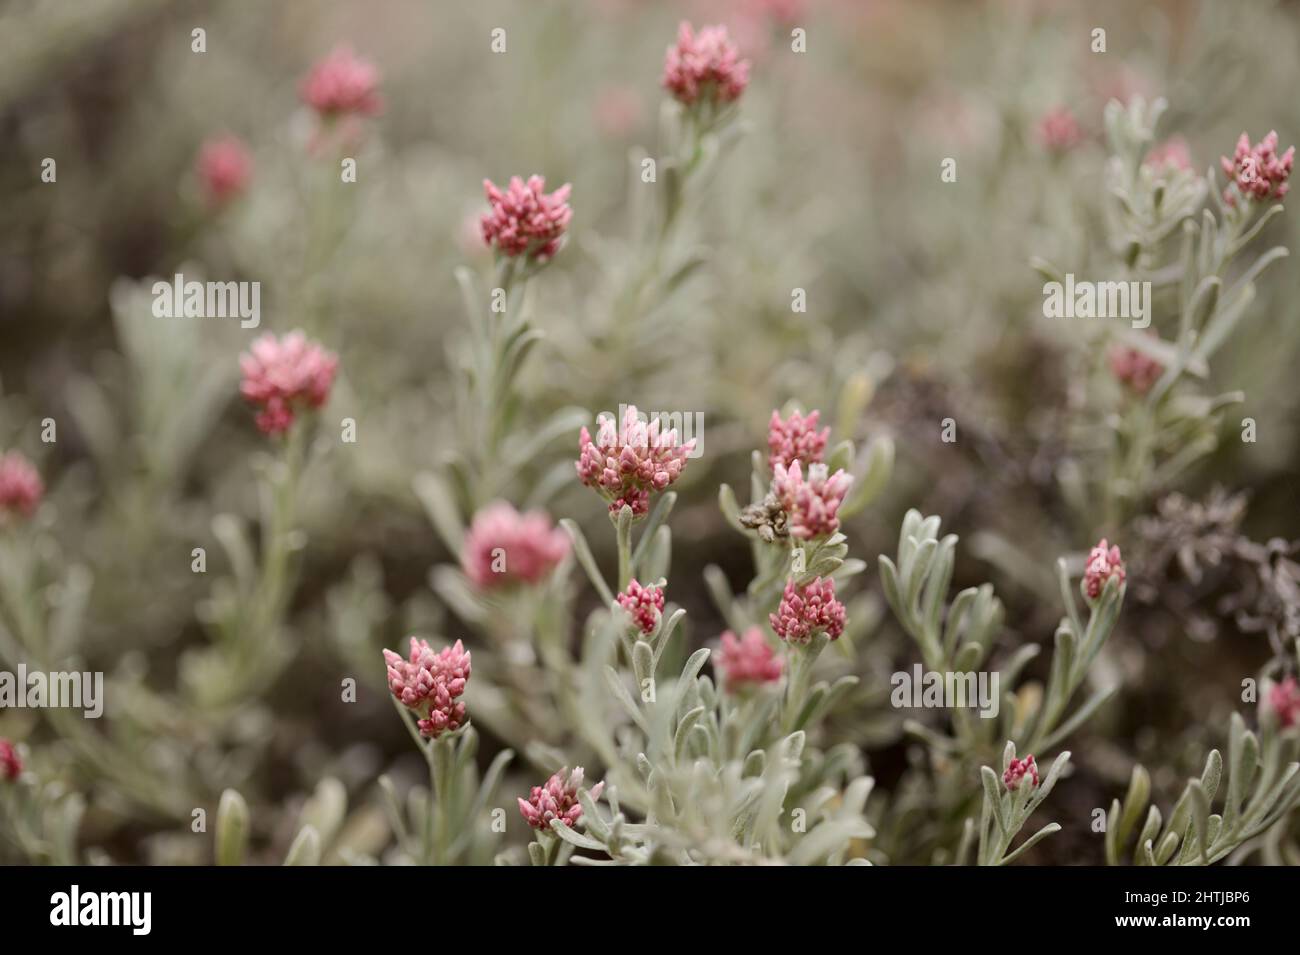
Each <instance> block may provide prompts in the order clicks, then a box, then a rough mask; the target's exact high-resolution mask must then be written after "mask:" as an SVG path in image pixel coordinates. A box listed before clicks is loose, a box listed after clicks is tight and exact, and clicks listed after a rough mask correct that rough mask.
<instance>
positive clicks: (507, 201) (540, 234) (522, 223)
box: [479, 176, 573, 262]
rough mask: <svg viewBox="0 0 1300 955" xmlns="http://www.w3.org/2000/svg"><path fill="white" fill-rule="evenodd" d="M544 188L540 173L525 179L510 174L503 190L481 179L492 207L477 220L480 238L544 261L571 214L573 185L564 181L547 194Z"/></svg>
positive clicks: (508, 251) (556, 248) (553, 250)
mask: <svg viewBox="0 0 1300 955" xmlns="http://www.w3.org/2000/svg"><path fill="white" fill-rule="evenodd" d="M545 189H546V180H545V179H543V178H542V177H541V176H529V177H528V182H526V183H525V182H524V181H523V180H522V179H520V178H519V177H518V176H512V177H511V178H510V184H509V186H507V187H506V188H505V189H504V190H503V189H499V188H498V187H497V186H495V185H493V184H492V181H491V180H489V179H484V180H483V192H484V193H485V194H486V195H487V200H488V203H489V204H490V205H491V206H492V209H491V211H490V212H486V213H484V214H483V216H482V218H481V219H480V220H479V223H480V226H481V228H482V231H483V241H484V242H486V243H487V244H488V245H490V246H492V247H493V248H495V249H496V250H497V252H498V253H499V254H501V255H505V256H510V257H516V256H521V255H522V256H527V257H528V258H529V259H533V260H536V261H538V262H546V261H547V260H549V259H550V258H551V257H552V256H553V255H555V253H556V252H557V251H559V248H560V240H561V239H562V238H563V237H564V233H565V231H566V230H567V229H568V228H569V221H570V220H571V219H572V218H573V210H572V209H571V208H570V207H569V193H570V192H571V191H572V190H573V187H572V186H571V185H569V184H568V183H565V184H564V185H563V186H561V187H560V188H559V189H556V190H555V191H554V192H552V193H549V194H548V193H546V192H545Z"/></svg>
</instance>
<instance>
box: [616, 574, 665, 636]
mask: <svg viewBox="0 0 1300 955" xmlns="http://www.w3.org/2000/svg"><path fill="white" fill-rule="evenodd" d="M614 599H615V600H617V601H618V605H619V606H620V607H622V608H623V609H624V610H626V611H627V612H628V616H630V617H631V618H632V622H633V623H634V624H636V627H637V629H638V630H640V631H641V632H642V633H645V634H651V633H654V631H655V627H657V626H659V621H660V620H661V619H662V618H663V613H664V591H663V588H662V587H656V586H655V585H654V584H647V585H646V586H644V587H642V586H641V584H640V583H638V582H637V579H636V578H635V577H633V578H632V580H631V582H629V583H628V585H627V590H625V591H623V593H621V594H619V595H618V596H617V597H615V598H614Z"/></svg>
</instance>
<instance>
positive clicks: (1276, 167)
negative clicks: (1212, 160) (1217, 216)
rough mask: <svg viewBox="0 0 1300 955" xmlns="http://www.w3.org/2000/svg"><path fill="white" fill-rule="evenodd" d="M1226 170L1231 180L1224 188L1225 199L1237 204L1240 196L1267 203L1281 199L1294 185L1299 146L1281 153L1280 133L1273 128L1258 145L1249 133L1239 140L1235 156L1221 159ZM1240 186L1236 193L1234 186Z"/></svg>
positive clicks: (1227, 201)
mask: <svg viewBox="0 0 1300 955" xmlns="http://www.w3.org/2000/svg"><path fill="white" fill-rule="evenodd" d="M1219 164H1220V166H1222V167H1223V171H1224V173H1225V174H1226V175H1227V176H1228V179H1229V180H1231V182H1230V183H1229V186H1228V188H1227V189H1225V190H1224V191H1223V200H1224V202H1226V203H1227V204H1228V205H1236V201H1237V195H1242V196H1244V197H1246V198H1247V199H1250V200H1255V201H1258V202H1267V201H1268V200H1270V199H1281V198H1282V197H1283V196H1285V195H1286V194H1287V191H1288V190H1289V189H1290V188H1291V184H1290V183H1289V182H1288V181H1287V180H1289V179H1290V178H1291V167H1292V166H1294V165H1295V147H1294V146H1291V147H1289V148H1288V149H1287V151H1286V152H1285V153H1283V154H1282V155H1281V156H1279V155H1278V154H1277V133H1276V132H1275V131H1270V132H1269V134H1268V135H1267V136H1265V137H1264V138H1263V139H1261V140H1260V141H1259V142H1258V143H1256V144H1255V145H1254V146H1251V144H1250V137H1249V136H1247V135H1246V134H1245V133H1242V134H1241V138H1240V139H1238V140H1237V149H1236V151H1235V152H1234V153H1233V156H1232V158H1231V159H1229V158H1228V157H1227V156H1223V157H1221V158H1220V159H1219ZM1233 185H1236V187H1237V189H1236V194H1234V193H1233V189H1232V186H1233Z"/></svg>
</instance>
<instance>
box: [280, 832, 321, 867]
mask: <svg viewBox="0 0 1300 955" xmlns="http://www.w3.org/2000/svg"><path fill="white" fill-rule="evenodd" d="M320 853H321V839H320V834H319V833H317V832H316V829H315V827H313V826H303V827H302V828H301V829H300V830H298V835H297V836H296V837H295V838H294V840H293V844H292V845H291V846H289V851H288V852H287V853H286V854H285V857H284V864H285V865H289V866H299V865H320Z"/></svg>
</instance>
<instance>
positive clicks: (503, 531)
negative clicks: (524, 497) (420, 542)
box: [461, 501, 569, 590]
mask: <svg viewBox="0 0 1300 955" xmlns="http://www.w3.org/2000/svg"><path fill="white" fill-rule="evenodd" d="M568 553H569V536H568V535H567V534H565V533H564V531H562V530H560V529H559V528H556V527H553V526H552V525H551V519H550V518H549V517H548V516H547V515H546V514H545V513H544V512H543V511H529V512H528V513H527V514H520V513H519V512H518V511H516V510H515V509H514V507H512V506H511V505H510V504H507V503H506V502H505V501H496V502H495V503H493V504H489V505H488V506H487V507H485V508H484V509H483V510H481V511H479V512H478V513H477V514H475V515H474V520H473V522H472V523H471V524H470V528H469V533H468V534H467V535H466V536H465V546H464V548H463V549H462V550H461V566H462V567H463V568H464V570H465V576H466V577H468V578H469V579H470V581H471V582H473V584H474V585H475V586H476V587H478V588H479V589H480V590H488V589H491V588H493V587H501V586H505V585H508V584H514V583H519V582H523V583H527V584H535V583H537V582H538V581H540V580H542V579H544V578H545V577H547V576H548V575H549V574H550V573H551V571H552V570H554V569H555V565H556V564H558V563H559V562H560V561H562V560H563V559H564V558H565V556H566V555H567V554H568Z"/></svg>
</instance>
